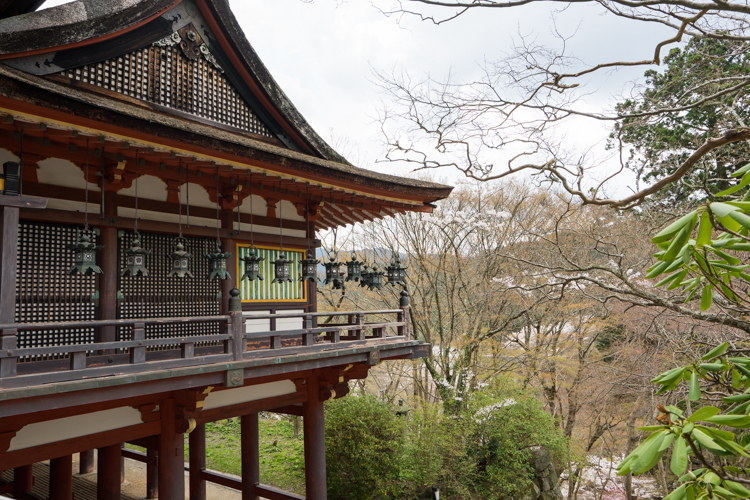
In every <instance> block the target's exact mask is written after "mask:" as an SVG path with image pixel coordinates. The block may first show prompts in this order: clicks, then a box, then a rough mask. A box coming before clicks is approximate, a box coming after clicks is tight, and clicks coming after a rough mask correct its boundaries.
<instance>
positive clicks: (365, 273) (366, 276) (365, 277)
mask: <svg viewBox="0 0 750 500" xmlns="http://www.w3.org/2000/svg"><path fill="white" fill-rule="evenodd" d="M370 283H372V273H371V272H370V266H367V265H365V266H364V269H363V270H362V278H361V279H360V280H359V286H363V287H364V286H368V287H369V286H370Z"/></svg>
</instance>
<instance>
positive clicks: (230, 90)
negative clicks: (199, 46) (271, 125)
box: [61, 45, 274, 137]
mask: <svg viewBox="0 0 750 500" xmlns="http://www.w3.org/2000/svg"><path fill="white" fill-rule="evenodd" d="M61 74H62V75H64V76H66V77H68V78H71V79H74V80H78V81H81V82H84V83H89V84H91V85H96V86H99V87H102V88H104V89H107V90H111V91H114V92H118V93H121V94H124V95H127V96H130V97H133V98H135V99H141V100H144V101H150V102H154V103H157V104H160V105H162V106H166V107H169V108H173V109H177V110H180V111H184V112H186V113H190V114H193V115H196V116H200V117H202V118H206V119H208V120H213V121H215V122H218V123H223V124H225V125H230V126H232V127H236V128H238V129H241V130H245V131H247V132H252V133H254V134H258V135H263V136H266V137H274V134H273V133H272V132H271V131H270V130H269V129H268V127H266V125H265V124H264V123H263V122H262V121H261V120H260V118H259V117H258V116H257V115H256V114H255V113H253V112H252V110H251V109H250V107H249V106H248V105H247V103H246V102H245V100H244V99H243V98H242V96H241V95H240V94H239V93H238V92H237V90H236V89H235V88H234V86H233V85H232V84H231V83H230V82H229V80H228V79H227V77H226V76H225V75H224V74H223V73H222V72H221V71H219V70H218V69H216V68H215V67H214V66H213V65H212V64H211V63H209V62H208V61H206V60H205V59H204V58H202V57H201V58H200V59H196V60H191V59H188V58H187V57H186V56H185V55H184V54H182V51H181V50H180V49H179V48H178V46H176V45H175V46H171V47H159V46H151V47H146V48H143V49H140V50H136V51H135V52H130V53H128V54H125V55H123V56H120V57H116V58H114V59H109V60H107V61H104V62H100V63H96V64H90V65H88V66H82V67H79V68H75V69H69V70H65V71H63V72H62V73H61Z"/></svg>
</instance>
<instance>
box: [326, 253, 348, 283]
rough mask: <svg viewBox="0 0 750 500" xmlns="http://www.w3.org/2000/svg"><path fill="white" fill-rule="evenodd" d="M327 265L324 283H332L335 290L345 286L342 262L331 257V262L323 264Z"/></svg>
mask: <svg viewBox="0 0 750 500" xmlns="http://www.w3.org/2000/svg"><path fill="white" fill-rule="evenodd" d="M323 265H324V266H325V267H326V280H325V282H324V283H323V284H324V285H331V286H332V288H333V289H334V290H339V289H341V288H344V280H343V279H342V278H341V263H340V262H336V261H335V260H334V258H333V257H331V262H328V263H326V264H323Z"/></svg>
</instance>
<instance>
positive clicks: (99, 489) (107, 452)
mask: <svg viewBox="0 0 750 500" xmlns="http://www.w3.org/2000/svg"><path fill="white" fill-rule="evenodd" d="M121 449H122V448H121V447H120V444H113V445H112V446H106V447H104V448H99V450H98V453H97V462H98V463H97V467H96V469H97V475H96V497H97V498H100V499H110V498H112V499H116V498H120V486H121V485H122V483H121V481H120V459H121V458H122V453H121V452H120V450H121Z"/></svg>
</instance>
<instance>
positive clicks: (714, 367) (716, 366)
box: [698, 363, 724, 372]
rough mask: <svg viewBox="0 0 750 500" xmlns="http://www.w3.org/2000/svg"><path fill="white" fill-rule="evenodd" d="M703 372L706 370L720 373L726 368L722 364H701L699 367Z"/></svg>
mask: <svg viewBox="0 0 750 500" xmlns="http://www.w3.org/2000/svg"><path fill="white" fill-rule="evenodd" d="M698 366H699V367H700V368H701V370H706V371H707V372H718V371H721V368H722V367H723V366H724V365H723V364H721V363H701V364H700V365H698Z"/></svg>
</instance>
